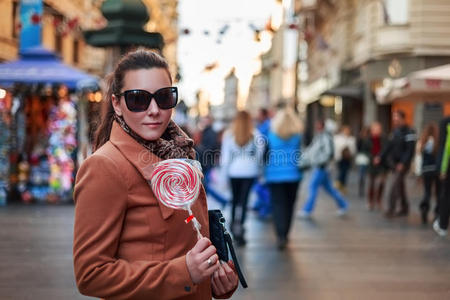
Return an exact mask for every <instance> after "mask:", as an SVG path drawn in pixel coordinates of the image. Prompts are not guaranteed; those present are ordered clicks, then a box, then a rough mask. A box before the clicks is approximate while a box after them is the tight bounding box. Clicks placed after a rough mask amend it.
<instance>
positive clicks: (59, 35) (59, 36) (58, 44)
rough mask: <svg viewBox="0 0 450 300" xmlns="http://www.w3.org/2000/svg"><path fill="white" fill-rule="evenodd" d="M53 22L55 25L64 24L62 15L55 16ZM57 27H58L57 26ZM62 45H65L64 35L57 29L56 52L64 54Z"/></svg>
mask: <svg viewBox="0 0 450 300" xmlns="http://www.w3.org/2000/svg"><path fill="white" fill-rule="evenodd" d="M53 20H54V21H53V22H54V24H62V22H63V17H62V16H60V15H54V16H53ZM55 27H57V25H55ZM62 45H63V34H62V32H60V31H59V29H58V28H57V29H56V32H55V51H56V52H57V53H59V54H62Z"/></svg>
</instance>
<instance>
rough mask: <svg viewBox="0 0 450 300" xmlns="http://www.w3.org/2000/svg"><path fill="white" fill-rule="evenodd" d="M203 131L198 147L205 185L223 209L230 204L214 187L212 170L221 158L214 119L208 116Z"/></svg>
mask: <svg viewBox="0 0 450 300" xmlns="http://www.w3.org/2000/svg"><path fill="white" fill-rule="evenodd" d="M202 123H203V127H204V128H203V130H202V131H201V133H200V143H199V144H198V145H197V146H196V150H197V156H198V160H199V161H200V164H201V166H202V169H203V174H204V178H203V185H204V187H205V190H206V193H207V194H208V195H210V196H212V197H213V198H214V199H216V200H217V201H218V202H219V203H220V204H221V205H222V207H225V205H226V204H227V203H228V200H227V199H226V198H225V197H224V196H223V195H221V194H220V193H219V192H217V191H216V190H214V189H213V187H212V184H211V182H212V178H211V177H212V176H211V174H212V170H213V168H214V167H216V166H217V165H218V162H219V158H220V146H221V145H220V141H219V134H218V133H217V132H216V130H215V129H214V128H213V123H214V119H213V118H212V117H211V116H206V117H205V118H204V119H203V120H202Z"/></svg>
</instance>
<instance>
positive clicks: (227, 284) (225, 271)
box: [212, 264, 238, 296]
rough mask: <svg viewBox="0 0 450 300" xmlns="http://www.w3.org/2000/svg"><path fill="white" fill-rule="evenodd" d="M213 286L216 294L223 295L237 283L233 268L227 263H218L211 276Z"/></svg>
mask: <svg viewBox="0 0 450 300" xmlns="http://www.w3.org/2000/svg"><path fill="white" fill-rule="evenodd" d="M212 283H213V288H214V290H215V294H216V295H218V296H219V295H223V294H226V293H228V292H230V291H232V290H233V289H234V288H235V287H236V285H237V283H238V280H237V276H236V273H235V272H234V270H233V269H232V268H231V267H230V266H229V265H228V264H222V265H220V267H219V269H218V270H217V271H215V272H214V275H213V277H212Z"/></svg>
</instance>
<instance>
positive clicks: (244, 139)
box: [231, 111, 253, 147]
mask: <svg viewBox="0 0 450 300" xmlns="http://www.w3.org/2000/svg"><path fill="white" fill-rule="evenodd" d="M231 132H232V133H233V136H234V139H235V142H236V144H237V145H238V146H240V147H243V146H244V145H246V144H247V143H248V142H249V141H250V139H251V138H252V137H253V122H252V117H251V116H250V114H249V113H248V112H246V111H240V112H238V113H237V114H236V117H235V118H234V121H233V124H232V125H231Z"/></svg>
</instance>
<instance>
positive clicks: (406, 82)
mask: <svg viewBox="0 0 450 300" xmlns="http://www.w3.org/2000/svg"><path fill="white" fill-rule="evenodd" d="M385 94H386V95H385V99H382V100H383V102H393V101H401V100H409V101H448V100H450V64H448V65H443V66H439V67H434V68H430V69H425V70H421V71H417V72H413V73H411V74H410V75H408V76H407V77H405V78H400V79H397V80H395V81H394V83H393V84H392V85H391V87H390V88H389V91H388V92H387V93H385ZM380 99H381V98H380Z"/></svg>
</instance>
